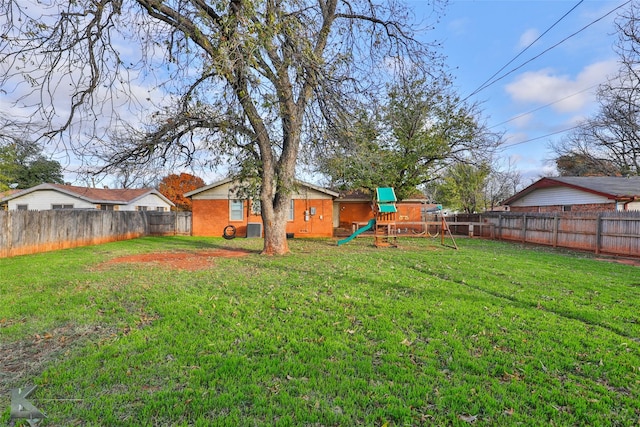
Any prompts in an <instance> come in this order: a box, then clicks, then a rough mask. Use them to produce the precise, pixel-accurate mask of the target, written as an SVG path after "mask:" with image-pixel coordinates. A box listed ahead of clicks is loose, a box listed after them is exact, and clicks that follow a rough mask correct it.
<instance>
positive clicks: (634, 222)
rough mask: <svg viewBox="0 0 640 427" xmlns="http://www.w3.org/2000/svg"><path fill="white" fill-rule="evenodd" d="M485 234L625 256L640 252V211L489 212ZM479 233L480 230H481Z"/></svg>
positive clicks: (524, 241) (484, 235) (481, 220)
mask: <svg viewBox="0 0 640 427" xmlns="http://www.w3.org/2000/svg"><path fill="white" fill-rule="evenodd" d="M480 222H482V223H483V224H489V225H490V227H482V229H483V230H482V236H483V237H491V238H496V239H501V240H511V241H518V242H523V243H536V244H542V245H549V246H553V247H561V248H568V249H579V250H587V251H591V252H594V253H596V254H600V253H606V254H611V255H622V256H640V212H638V211H633V212H597V213H571V212H565V213H555V214H553V213H549V214H537V213H536V214H534V213H511V212H504V213H499V214H498V213H487V214H482V215H481V216H480ZM478 235H479V234H478Z"/></svg>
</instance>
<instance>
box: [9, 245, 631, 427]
mask: <svg viewBox="0 0 640 427" xmlns="http://www.w3.org/2000/svg"><path fill="white" fill-rule="evenodd" d="M399 243H400V247H399V248H389V249H376V248H375V247H373V245H372V240H371V239H369V238H362V239H356V240H354V241H352V242H350V243H349V244H346V245H343V246H340V247H338V246H336V243H335V241H332V240H328V239H327V240H310V239H292V240H290V241H289V244H290V247H291V249H292V254H291V255H287V256H278V257H267V256H261V255H259V252H260V249H261V248H262V241H261V240H260V239H234V240H223V239H222V238H209V239H207V238H192V237H163V238H159V237H157V238H151V237H148V238H140V239H135V240H129V241H123V242H115V243H109V244H104V245H99V246H91V247H83V248H76V249H68V250H63V251H56V252H49V253H43V254H37V255H28V256H21V257H14V258H5V259H0V302H1V304H0V425H6V424H9V423H10V422H12V421H11V419H10V403H11V399H10V396H11V395H10V390H11V389H13V388H18V387H26V386H28V385H31V384H35V385H37V386H38V387H37V389H36V390H35V391H34V392H33V394H32V395H31V396H29V398H28V400H29V401H30V402H31V403H33V404H34V405H35V406H36V407H37V408H38V409H40V410H42V411H44V412H46V414H47V418H46V419H45V420H43V421H42V422H41V423H40V424H39V425H43V426H70V425H81V426H93V425H109V426H169V425H170V426H180V425H183V426H191V425H195V426H209V425H220V426H229V425H292V426H298V425H304V426H334V425H335V426H355V425H365V426H405V425H469V424H473V425H550V424H553V425H631V424H637V423H638V422H639V421H640V396H639V394H640V375H639V374H640V352H639V350H640V323H639V321H640V314H639V313H640V311H639V310H638V307H640V267H638V266H635V265H627V264H624V263H618V262H609V261H610V260H601V259H596V258H595V256H593V255H589V254H585V253H577V252H567V251H558V250H553V249H550V248H541V247H532V246H521V245H518V244H513V243H503V242H496V241H489V240H481V239H460V240H458V241H457V244H458V246H459V250H457V251H456V250H453V249H451V248H449V247H443V246H440V244H439V243H440V241H439V239H436V240H433V239H419V238H414V239H411V238H401V239H400V240H399ZM15 425H18V426H22V425H28V423H27V422H26V421H21V420H15Z"/></svg>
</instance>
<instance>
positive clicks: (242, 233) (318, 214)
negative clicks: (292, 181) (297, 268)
mask: <svg viewBox="0 0 640 427" xmlns="http://www.w3.org/2000/svg"><path fill="white" fill-rule="evenodd" d="M297 184H298V185H297V189H296V191H294V194H293V195H292V197H291V200H290V209H289V222H288V224H287V233H288V234H291V235H293V236H294V237H296V238H297V237H332V236H333V200H334V199H335V198H336V197H338V193H335V192H333V191H330V190H327V189H325V188H320V187H317V186H315V185H312V184H308V183H305V182H302V181H297ZM242 188H243V186H242V183H241V182H239V181H236V180H233V179H231V178H227V179H224V180H221V181H218V182H215V183H213V184H211V185H207V186H204V187H201V188H198V189H196V190H193V191H190V192H188V193H185V196H186V197H190V198H191V201H192V203H193V205H192V207H193V210H192V215H193V216H192V221H193V223H192V230H193V232H192V233H193V235H194V236H222V235H223V233H224V229H225V227H227V226H228V225H232V226H234V227H235V229H236V236H237V237H261V236H263V232H264V227H263V224H262V216H261V215H260V202H259V200H256V199H253V198H251V197H249V196H246V195H243V193H245V192H244V191H243V190H242Z"/></svg>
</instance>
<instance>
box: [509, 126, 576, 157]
mask: <svg viewBox="0 0 640 427" xmlns="http://www.w3.org/2000/svg"><path fill="white" fill-rule="evenodd" d="M579 127H580V125H576V126H573V127H570V128H567V129H562V130H558V131H555V132H551V133H548V134H546V135H542V136H536V137H535V138H530V139H526V140H524V141H519V142H514V143H511V144H506V145H503V146H501V147H500V151H502V150H505V149H507V148H511V147H515V146H516V145H521V144H526V143H527V142H532V141H537V140H539V139H543V138H548V137H550V136H553V135H558V134H561V133H565V132H568V131H570V130H574V129H577V128H579Z"/></svg>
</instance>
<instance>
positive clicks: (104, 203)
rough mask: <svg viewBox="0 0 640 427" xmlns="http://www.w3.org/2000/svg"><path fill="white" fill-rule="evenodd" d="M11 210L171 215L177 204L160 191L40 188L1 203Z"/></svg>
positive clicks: (44, 186)
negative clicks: (103, 211)
mask: <svg viewBox="0 0 640 427" xmlns="http://www.w3.org/2000/svg"><path fill="white" fill-rule="evenodd" d="M0 202H2V203H6V205H7V207H8V209H9V210H37V211H42V210H49V209H101V210H116V211H118V210H119V211H146V210H153V211H169V210H170V209H171V207H172V206H174V204H173V203H172V202H171V201H170V200H169V199H167V198H166V197H164V196H163V195H162V194H161V193H160V192H159V191H158V190H154V189H151V188H141V189H108V188H87V187H76V186H73V185H61V184H40V185H36V186H35V187H31V188H28V189H26V190H22V191H18V192H16V193H13V194H11V195H9V196H6V197H4V198H3V199H1V200H0Z"/></svg>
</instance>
